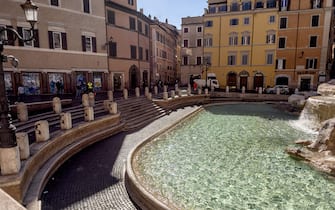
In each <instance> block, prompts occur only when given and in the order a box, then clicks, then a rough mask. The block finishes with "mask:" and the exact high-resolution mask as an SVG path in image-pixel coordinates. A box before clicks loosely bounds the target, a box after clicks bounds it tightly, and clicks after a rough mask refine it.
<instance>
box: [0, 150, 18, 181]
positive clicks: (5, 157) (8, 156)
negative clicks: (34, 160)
mask: <svg viewBox="0 0 335 210" xmlns="http://www.w3.org/2000/svg"><path fill="white" fill-rule="evenodd" d="M0 168H1V175H11V174H17V173H19V172H20V169H21V161H20V151H19V147H18V146H16V147H10V148H0Z"/></svg>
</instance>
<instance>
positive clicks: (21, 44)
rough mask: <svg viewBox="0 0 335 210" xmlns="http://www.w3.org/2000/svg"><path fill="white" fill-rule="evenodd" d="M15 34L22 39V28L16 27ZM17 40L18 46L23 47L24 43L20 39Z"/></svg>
mask: <svg viewBox="0 0 335 210" xmlns="http://www.w3.org/2000/svg"><path fill="white" fill-rule="evenodd" d="M17 32H18V33H19V34H20V36H21V37H23V29H22V27H17ZM18 40H19V46H24V42H23V41H22V40H20V39H18Z"/></svg>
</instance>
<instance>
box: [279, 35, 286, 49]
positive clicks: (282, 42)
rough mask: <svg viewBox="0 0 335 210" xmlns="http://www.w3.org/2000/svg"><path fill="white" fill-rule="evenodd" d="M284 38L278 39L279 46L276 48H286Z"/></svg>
mask: <svg viewBox="0 0 335 210" xmlns="http://www.w3.org/2000/svg"><path fill="white" fill-rule="evenodd" d="M285 45H286V38H285V37H279V44H278V48H285V47H286V46H285Z"/></svg>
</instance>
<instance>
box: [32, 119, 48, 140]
mask: <svg viewBox="0 0 335 210" xmlns="http://www.w3.org/2000/svg"><path fill="white" fill-rule="evenodd" d="M35 136H36V142H43V141H47V140H49V139H50V133H49V123H48V121H47V120H40V121H37V122H36V123H35Z"/></svg>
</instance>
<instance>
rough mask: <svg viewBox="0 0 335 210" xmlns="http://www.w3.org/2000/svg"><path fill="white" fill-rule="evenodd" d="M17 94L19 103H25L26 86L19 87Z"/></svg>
mask: <svg viewBox="0 0 335 210" xmlns="http://www.w3.org/2000/svg"><path fill="white" fill-rule="evenodd" d="M17 94H18V96H19V97H18V101H19V102H23V101H24V98H25V97H24V96H25V92H24V86H23V85H22V84H20V85H19V87H18V88H17Z"/></svg>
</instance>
